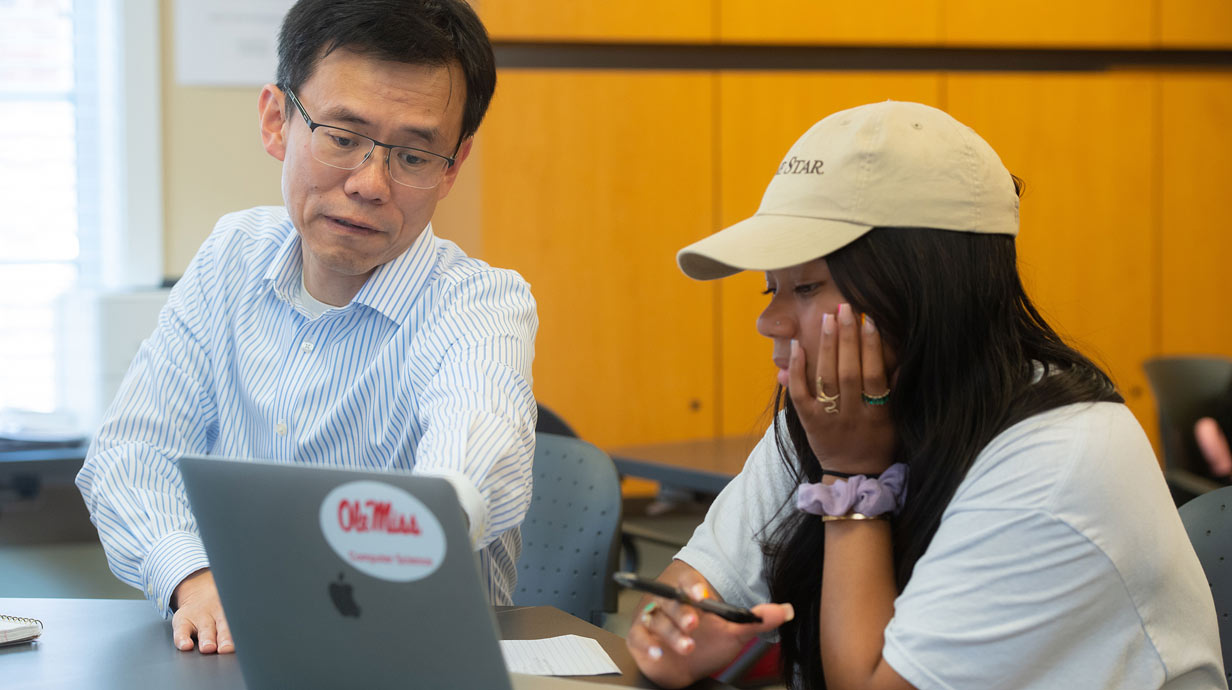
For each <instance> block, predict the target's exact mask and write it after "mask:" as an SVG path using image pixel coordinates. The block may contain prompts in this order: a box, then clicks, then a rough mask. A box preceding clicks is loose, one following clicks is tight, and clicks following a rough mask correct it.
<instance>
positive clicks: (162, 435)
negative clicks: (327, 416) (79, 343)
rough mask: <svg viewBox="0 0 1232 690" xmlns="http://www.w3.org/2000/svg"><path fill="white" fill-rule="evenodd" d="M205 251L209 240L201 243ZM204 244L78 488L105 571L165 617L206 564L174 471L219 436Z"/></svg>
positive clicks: (124, 387) (141, 355) (115, 406)
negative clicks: (207, 340) (204, 338)
mask: <svg viewBox="0 0 1232 690" xmlns="http://www.w3.org/2000/svg"><path fill="white" fill-rule="evenodd" d="M207 247H208V242H207ZM208 255H209V252H208V250H207V249H205V248H203V250H202V251H201V252H199V253H198V255H197V257H196V258H195V259H194V260H193V264H192V265H191V266H190V267H189V269H188V270H187V271H186V272H185V274H184V277H183V278H182V279H181V280H180V281H178V282H177V284H176V286H175V287H174V288H173V289H172V291H171V294H170V296H169V298H168V302H167V305H166V306H165V307H164V308H163V310H162V312H160V314H159V318H158V326H157V327H156V328H155V330H154V332H153V334H152V335H151V336H150V337H149V338H148V339H147V340H146V341H145V342H144V343H142V345H141V348H140V350H139V351H138V353H137V355H136V357H135V358H134V359H133V362H132V364H131V365H130V366H129V369H128V373H127V374H126V375H125V377H124V380H123V382H122V383H121V385H120V388H119V391H118V393H117V395H116V398H115V400H114V401H113V402H112V404H111V406H110V407H109V408H108V410H107V412H106V414H105V415H104V419H103V423H102V426H101V428H100V429H99V432H98V434H97V435H96V436H95V438H94V441H93V443H92V444H91V446H90V449H89V451H88V452H87V454H86V459H85V463H84V464H83V466H82V469H81V472H79V473H78V475H77V487H78V488H79V489H80V491H81V494H82V497H83V498H84V499H85V504H86V507H87V508H88V509H89V511H90V519H91V521H92V522H93V523H94V525H95V527H97V528H98V533H99V539H100V541H101V542H102V545H103V549H104V551H105V552H106V554H107V560H108V562H109V564H110V566H111V570H112V572H113V573H115V575H116V576H117V577H118V578H119V579H120V580H122V581H124V582H126V583H128V584H130V585H132V586H133V587H136V588H138V589H141V590H142V591H143V592H144V593H145V596H146V598H147V599H149V600H150V601H151V602H152V603H154V605H155V606H156V607H157V608H158V611H159V612H160V613H161V614H162V615H163V616H164V617H169V616H170V615H171V610H170V601H171V594H172V592H173V591H174V590H175V587H176V586H177V585H179V583H180V582H181V581H183V580H184V578H185V577H187V576H188V575H190V574H192V573H193V572H195V571H197V570H200V569H201V568H206V567H209V562H208V561H207V560H206V556H205V548H204V547H203V546H202V543H201V538H200V536H199V535H198V532H197V525H196V520H195V519H194V517H193V515H192V512H191V511H190V510H189V504H188V497H187V495H186V494H185V492H184V488H183V483H182V480H181V478H180V473H179V469H178V467H177V465H176V462H177V460H178V459H179V457H180V456H182V455H184V454H185V453H206V452H208V450H209V448H210V446H211V445H212V443H213V439H214V438H216V437H217V414H216V406H215V404H214V402H213V395H212V391H211V377H210V361H209V357H208V356H207V354H206V350H205V348H204V347H203V343H202V342H201V339H200V334H201V333H204V332H205V329H204V328H203V324H202V320H203V319H205V318H207V314H206V313H205V311H204V310H200V309H199V306H198V307H197V308H196V309H194V305H202V304H205V302H203V301H202V300H203V291H202V277H201V269H202V264H203V263H206V262H208V261H209V256H208Z"/></svg>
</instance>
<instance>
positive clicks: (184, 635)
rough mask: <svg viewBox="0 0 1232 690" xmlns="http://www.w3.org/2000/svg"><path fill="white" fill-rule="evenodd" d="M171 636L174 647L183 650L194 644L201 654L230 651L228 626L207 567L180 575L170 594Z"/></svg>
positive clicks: (212, 576) (212, 578)
mask: <svg viewBox="0 0 1232 690" xmlns="http://www.w3.org/2000/svg"><path fill="white" fill-rule="evenodd" d="M171 608H173V609H175V616H173V617H172V618H171V640H172V644H174V645H175V648H176V649H178V650H180V651H183V652H187V651H191V650H192V648H193V638H194V637H196V638H197V648H198V649H200V650H201V653H202V654H213V653H214V652H218V653H219V654H232V653H234V652H235V643H234V642H232V641H231V628H229V627H227V617H226V616H225V615H223V612H222V602H221V601H219V599H218V588H217V587H215V586H214V574H213V573H211V572H210V570H209V568H205V569H203V570H198V571H197V572H195V573H193V574H192V575H189V576H188V577H186V578H184V581H183V582H181V583H180V584H179V585H177V586H176V588H175V591H174V592H172V594H171Z"/></svg>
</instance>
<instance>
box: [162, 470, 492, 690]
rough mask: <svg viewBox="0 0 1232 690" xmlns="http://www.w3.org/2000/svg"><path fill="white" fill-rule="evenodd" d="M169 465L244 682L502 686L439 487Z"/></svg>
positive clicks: (326, 474)
mask: <svg viewBox="0 0 1232 690" xmlns="http://www.w3.org/2000/svg"><path fill="white" fill-rule="evenodd" d="M180 472H181V474H182V476H183V478H184V485H185V488H186V490H187V493H188V498H189V501H190V502H191V505H192V511H193V514H194V515H195V516H196V518H197V526H198V529H199V530H200V533H201V539H202V541H203V542H204V544H205V549H206V553H207V554H208V555H209V559H210V567H211V570H212V571H213V574H214V580H215V582H216V583H217V585H218V593H219V597H220V598H221V600H222V605H223V610H224V611H226V615H227V622H228V624H229V625H230V627H231V631H232V634H233V635H234V637H235V648H236V656H237V658H238V661H239V663H240V668H241V670H242V672H243V674H244V680H245V682H246V684H247V685H248V686H249V687H251V688H287V687H362V686H365V685H367V686H369V687H393V686H395V685H400V686H407V687H411V686H414V687H442V688H444V687H467V688H494V689H497V690H508V689H509V688H510V681H509V674H508V672H507V671H506V669H505V665H504V661H503V659H502V657H501V653H500V648H499V644H498V642H497V640H498V639H499V638H498V633H497V627H496V621H495V618H494V616H493V611H492V607H491V606H490V605H489V604H488V601H487V598H486V596H485V594H484V589H483V586H482V583H481V581H480V576H479V566H478V556H477V554H476V553H475V551H474V550H473V549H472V548H471V544H470V540H469V538H468V537H467V532H466V528H465V518H464V516H463V513H462V508H461V506H460V505H459V504H458V499H457V495H456V494H455V493H454V490H453V488H452V487H451V486H450V485H449V483H448V482H447V481H445V480H443V479H439V478H434V477H420V476H413V475H410V474H406V473H394V472H366V471H361V470H353V469H338V468H330V467H319V466H311V465H292V464H281V463H268V462H259V461H247V460H231V459H222V458H216V457H201V456H185V457H183V458H181V460H180Z"/></svg>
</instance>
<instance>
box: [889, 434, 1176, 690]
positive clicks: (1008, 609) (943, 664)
mask: <svg viewBox="0 0 1232 690" xmlns="http://www.w3.org/2000/svg"><path fill="white" fill-rule="evenodd" d="M1092 419H1094V418H1084V421H1087V422H1089V423H1091V424H1094V421H1092ZM1096 421H1098V420H1096ZM1016 431H1017V432H1018V433H1015V434H1010V435H1009V436H1012V437H1014V438H1012V439H1010V440H1009V442H1007V443H1005V444H1004V445H1001V447H999V448H994V449H992V453H991V457H986V458H984V459H983V460H982V461H977V467H974V468H973V471H972V473H971V474H969V475H968V482H967V483H965V484H964V486H962V487H960V488H959V491H958V492H957V493H956V495H955V498H954V500H953V501H952V502H951V504H950V506H949V507H948V508H947V509H946V512H945V514H944V516H943V517H942V521H941V524H940V526H939V527H938V529H937V532H936V534H935V536H934V537H933V540H932V542H931V543H930V544H929V546H928V550H927V551H926V552H925V554H924V556H923V557H921V558H920V560H919V561H918V562H917V563H916V567H915V570H914V572H913V573H912V577H911V580H910V581H909V582H908V583H907V586H906V587H905V588H904V590H903V592H902V594H901V595H900V596H899V597H898V598H897V599H896V600H895V603H894V617H893V618H892V619H891V620H890V622H889V624H888V625H887V626H886V631H885V647H884V649H883V656H884V658H885V660H886V661H887V662H888V663H889V664H890V666H892V667H893V668H894V670H895V671H897V672H898V673H899V675H901V676H902V677H903V678H904V679H906V680H907V681H908V682H910V683H911V684H912V685H913V686H915V687H916V688H919V689H920V690H932V689H935V688H952V689H955V690H958V689H964V690H965V689H967V688H971V689H976V688H979V689H980V690H987V689H988V688H1032V689H1039V690H1043V689H1045V688H1089V689H1105V688H1141V687H1159V686H1160V684H1162V683H1163V681H1164V667H1163V664H1162V662H1161V661H1160V656H1159V653H1158V652H1157V651H1156V649H1155V647H1154V646H1153V645H1152V642H1151V641H1150V639H1148V637H1147V636H1146V634H1145V631H1144V628H1143V624H1142V620H1141V618H1140V617H1139V614H1138V612H1137V609H1136V608H1135V605H1134V602H1133V599H1132V596H1131V593H1130V589H1129V587H1128V586H1127V585H1126V582H1125V581H1124V579H1123V577H1122V573H1121V572H1120V571H1119V570H1118V566H1117V565H1116V563H1115V562H1114V560H1113V559H1112V558H1110V556H1109V555H1108V553H1107V552H1106V551H1105V550H1104V548H1103V547H1102V546H1101V545H1100V544H1097V543H1096V542H1095V541H1093V540H1092V538H1091V534H1092V533H1093V532H1092V531H1091V528H1089V527H1088V528H1082V527H1081V525H1082V524H1083V523H1084V522H1085V520H1084V518H1083V516H1084V515H1086V514H1088V513H1092V512H1095V513H1098V514H1100V515H1101V516H1102V520H1100V521H1098V522H1097V523H1095V524H1097V525H1107V524H1119V523H1121V522H1122V521H1131V522H1132V517H1131V516H1130V513H1132V511H1134V510H1139V509H1141V505H1139V506H1138V507H1136V508H1135V507H1133V506H1129V505H1125V504H1126V503H1130V502H1131V501H1130V500H1129V499H1130V498H1131V497H1132V496H1134V495H1135V494H1134V493H1133V491H1132V490H1129V489H1126V490H1125V491H1124V492H1123V493H1122V495H1123V497H1124V498H1123V499H1122V500H1118V499H1117V497H1116V493H1115V492H1098V493H1097V492H1094V491H1083V492H1078V493H1079V494H1081V495H1083V496H1085V497H1086V498H1085V499H1084V500H1085V503H1082V502H1080V501H1076V500H1071V499H1070V498H1067V497H1065V498H1063V500H1061V501H1060V503H1059V504H1058V503H1057V501H1056V500H1055V499H1056V497H1057V496H1058V495H1061V496H1064V495H1065V494H1066V493H1067V487H1071V486H1073V485H1074V484H1076V483H1082V484H1085V483H1087V482H1090V481H1091V480H1092V478H1090V477H1087V476H1086V475H1085V474H1082V476H1072V475H1070V474H1069V472H1068V468H1071V467H1078V468H1083V467H1084V466H1085V465H1095V466H1098V465H1100V464H1101V463H1102V462H1104V459H1105V458H1106V457H1115V456H1117V455H1118V454H1122V453H1121V451H1124V453H1128V452H1130V449H1129V446H1127V445H1124V444H1122V445H1117V444H1116V443H1112V444H1111V445H1110V444H1108V443H1105V442H1099V443H1097V444H1095V445H1096V446H1098V447H1094V448H1093V447H1090V446H1088V445H1087V444H1086V443H1085V441H1084V439H1083V434H1082V433H1076V432H1073V431H1072V430H1070V431H1069V432H1068V433H1062V432H1064V431H1065V430H1064V429H1062V430H1061V432H1058V431H1054V430H1053V429H1049V428H1040V427H1036V426H1032V425H1028V426H1025V427H1023V428H1022V429H1020V430H1016ZM1104 431H1105V430H1104V429H1103V428H1102V427H1101V428H1100V431H1099V435H1100V436H1104V435H1105V434H1104V433H1103V432H1104ZM1091 435H1094V432H1092V434H1091ZM1122 435H1124V434H1122ZM1135 438H1136V437H1135ZM994 445H997V444H995V443H994ZM1110 454H1111V455H1110ZM1065 458H1069V459H1068V460H1066V459H1065ZM1050 460H1051V461H1050ZM1148 460H1149V457H1148ZM1126 469H1128V468H1126ZM1086 471H1087V470H1085V469H1082V470H1081V472H1083V473H1085V472H1086ZM1104 483H1105V484H1107V483H1109V480H1108V479H1105V480H1104ZM1057 487H1060V489H1058V488H1057ZM1104 494H1106V497H1105V496H1104ZM1071 504H1073V505H1074V506H1075V509H1074V510H1071V509H1068V508H1066V507H1065V506H1068V505H1071ZM1087 504H1089V505H1087ZM1109 520H1112V521H1113V523H1109V522H1108V521H1109ZM1098 529H1106V528H1105V527H1099V528H1097V529H1096V531H1095V532H1094V534H1101V532H1099V531H1098Z"/></svg>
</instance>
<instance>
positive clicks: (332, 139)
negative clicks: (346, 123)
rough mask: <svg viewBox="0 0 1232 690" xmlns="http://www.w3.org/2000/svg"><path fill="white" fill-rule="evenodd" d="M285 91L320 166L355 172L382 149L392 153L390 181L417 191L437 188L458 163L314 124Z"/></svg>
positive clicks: (444, 157)
mask: <svg viewBox="0 0 1232 690" xmlns="http://www.w3.org/2000/svg"><path fill="white" fill-rule="evenodd" d="M283 91H285V92H286V94H287V96H288V97H290V99H291V102H292V103H294V104H295V107H296V108H297V109H299V114H300V115H303V116H304V122H306V123H308V131H309V132H310V133H311V135H310V138H309V147H308V148H309V151H311V152H312V157H313V158H314V159H316V161H317V162H318V163H323V164H325V165H328V166H329V167H331V168H338V169H339V170H354V169H356V168H358V167H359V166H361V165H363V164H364V163H365V162H366V161H367V160H368V157H369V156H371V155H372V152H373V151H375V150H376V147H378V146H381V147H384V148H386V149H388V150H389V155H388V156H387V157H386V159H385V160H386V161H387V162H388V168H389V179H391V180H393V181H394V182H397V183H398V184H400V185H403V186H406V187H413V188H415V189H432V188H434V187H436V186H437V185H438V184H440V183H441V179H443V178H444V177H445V171H446V170H448V169H449V167H450V166H451V165H453V164H454V160H455V159H453V158H451V157H449V156H442V155H441V154H439V153H433V152H431V151H425V150H423V149H417V148H415V147H413V146H396V145H394V144H386V143H383V142H379V141H377V140H376V139H373V138H372V137H370V136H366V135H363V134H360V133H359V132H352V131H351V130H349V129H343V128H342V127H334V126H333V125H323V124H321V123H319V122H313V121H312V118H311V117H309V116H308V111H307V110H304V106H303V104H302V103H300V102H299V98H298V97H297V96H296V95H295V92H293V91H291V89H283Z"/></svg>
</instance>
